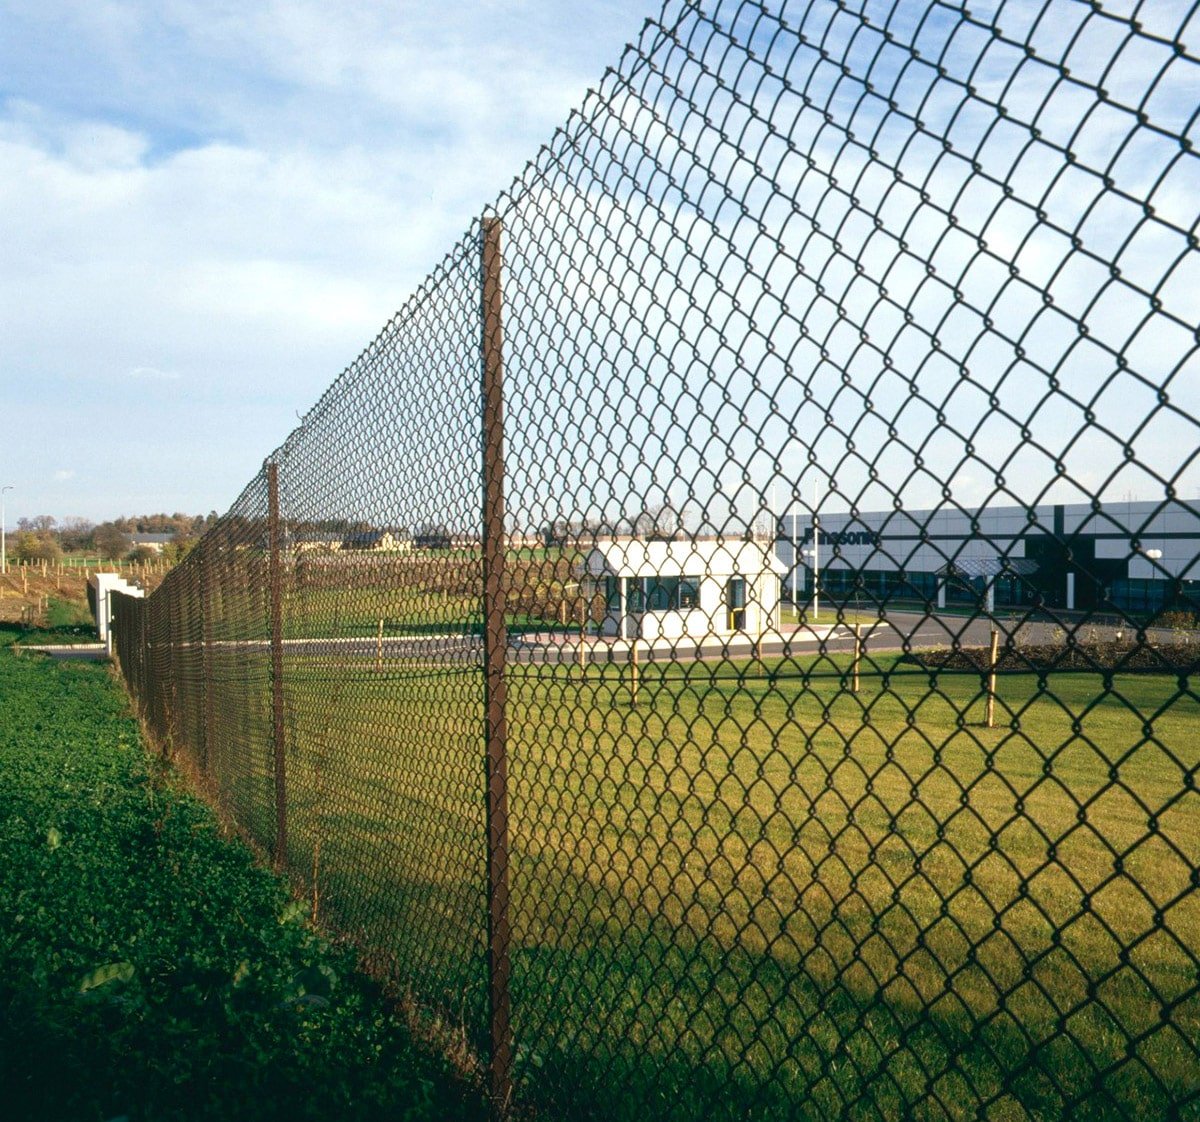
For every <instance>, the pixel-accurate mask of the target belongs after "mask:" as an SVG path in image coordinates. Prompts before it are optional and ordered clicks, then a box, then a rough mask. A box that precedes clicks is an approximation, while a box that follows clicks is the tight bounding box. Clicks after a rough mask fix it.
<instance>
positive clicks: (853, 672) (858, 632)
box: [850, 623, 862, 693]
mask: <svg viewBox="0 0 1200 1122" xmlns="http://www.w3.org/2000/svg"><path fill="white" fill-rule="evenodd" d="M860 658H862V629H861V628H860V626H859V625H858V624H857V623H856V624H855V625H854V661H853V662H852V663H851V664H850V692H851V693H858V661H859V659H860Z"/></svg>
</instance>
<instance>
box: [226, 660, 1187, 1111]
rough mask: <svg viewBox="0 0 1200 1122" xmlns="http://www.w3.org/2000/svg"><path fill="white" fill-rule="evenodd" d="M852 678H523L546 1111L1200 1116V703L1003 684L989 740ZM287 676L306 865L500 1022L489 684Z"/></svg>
mask: <svg viewBox="0 0 1200 1122" xmlns="http://www.w3.org/2000/svg"><path fill="white" fill-rule="evenodd" d="M226 657H227V658H228V659H229V660H230V661H229V662H228V664H227V665H226V666H225V668H224V670H223V671H222V669H221V667H220V666H218V667H216V668H215V672H216V674H217V676H218V677H219V678H220V679H222V680H223V682H224V683H225V685H224V686H223V690H224V691H227V692H225V693H224V695H223V696H224V702H223V703H222V704H221V705H220V706H219V708H221V709H222V710H224V709H228V710H229V711H231V712H238V713H240V714H243V715H244V714H246V713H252V714H254V715H255V717H254V720H253V721H251V722H250V723H246V722H245V721H244V720H243V721H242V723H241V725H240V727H239V729H237V730H234V729H232V728H227V727H224V726H222V735H221V738H220V739H221V741H222V743H224V742H226V740H227V738H228V737H230V736H233V737H234V739H235V741H236V740H237V739H238V738H239V737H240V738H241V740H240V746H239V743H231V744H229V746H228V747H227V748H226V749H224V750H225V751H227V752H228V758H229V760H230V761H233V760H237V761H239V768H241V769H242V770H240V771H233V770H230V769H225V770H221V769H220V768H218V772H219V773H220V774H221V775H222V779H221V784H220V797H221V798H222V799H223V800H224V803H225V805H226V807H227V808H228V809H230V810H231V811H233V812H234V813H236V814H237V815H238V816H239V819H240V820H242V821H245V822H250V823H252V824H253V823H255V822H257V824H258V832H259V833H260V835H261V836H262V837H264V838H268V837H269V836H270V829H271V825H272V814H273V811H272V809H271V808H272V802H271V779H270V775H269V773H268V771H267V768H266V765H267V762H268V757H267V754H266V753H265V752H263V751H261V750H260V751H258V752H257V754H254V753H253V752H252V751H251V746H252V745H253V744H255V743H257V744H260V745H261V744H265V743H267V739H266V738H267V736H268V735H269V733H268V730H269V711H268V709H267V697H268V692H267V691H266V690H264V689H262V688H261V684H262V683H264V682H265V680H266V660H265V658H264V657H260V656H256V655H252V654H247V653H246V652H244V651H243V652H241V653H239V654H236V655H234V654H230V655H228V656H226ZM235 659H236V660H240V661H238V662H237V664H236V666H237V668H236V672H235V663H234V661H233V660H235ZM846 675H847V665H846V662H845V660H844V659H841V658H838V657H822V658H810V659H807V660H802V661H796V660H792V659H789V660H786V661H775V662H771V661H768V662H766V663H749V662H747V663H730V662H723V663H691V664H686V665H681V664H673V663H659V664H650V665H648V666H643V667H642V678H641V688H640V693H639V700H638V704H636V705H634V704H633V703H632V698H631V694H630V690H629V679H628V671H627V669H626V668H624V667H617V666H594V667H590V668H588V670H587V671H586V672H583V671H580V670H579V669H578V668H576V667H560V666H537V665H534V666H517V667H512V668H510V680H509V691H510V692H509V709H510V748H509V752H510V757H509V768H510V803H511V819H510V837H511V856H512V878H513V914H514V950H513V954H514V966H513V969H514V976H513V1001H514V1016H515V1018H516V1038H517V1042H518V1074H519V1075H521V1076H523V1077H524V1078H526V1079H528V1080H529V1081H530V1084H531V1093H532V1094H534V1097H536V1090H535V1089H534V1088H533V1085H534V1084H537V1085H540V1086H547V1085H548V1086H553V1087H555V1088H557V1089H558V1090H557V1092H556V1097H555V1102H556V1107H557V1109H559V1110H564V1111H566V1112H567V1115H568V1116H570V1117H588V1116H597V1117H600V1116H603V1117H619V1118H626V1117H627V1118H631V1119H632V1118H644V1117H651V1116H653V1117H663V1118H678V1119H687V1118H694V1117H699V1116H700V1114H698V1113H697V1111H701V1110H703V1111H705V1112H707V1113H706V1114H705V1115H704V1116H705V1117H714V1115H713V1114H712V1110H713V1109H714V1108H713V1105H712V1104H713V1103H717V1104H721V1109H722V1110H723V1111H724V1113H719V1115H718V1116H720V1117H727V1118H730V1119H733V1118H760V1117H761V1118H764V1119H765V1118H775V1117H781V1116H783V1117H812V1118H821V1117H825V1116H828V1115H831V1114H834V1113H837V1112H838V1111H839V1110H840V1109H841V1107H840V1105H839V1104H842V1103H845V1102H855V1101H861V1102H864V1103H866V1102H869V1103H873V1104H874V1108H875V1110H876V1111H877V1112H878V1114H879V1115H880V1116H882V1117H888V1118H903V1117H908V1116H915V1117H930V1118H932V1117H947V1116H948V1117H954V1118H967V1117H974V1116H976V1115H977V1114H978V1113H979V1112H982V1113H984V1114H986V1115H987V1116H989V1117H1000V1118H1007V1117H1013V1118H1017V1117H1038V1118H1052V1117H1061V1116H1064V1115H1067V1114H1071V1115H1074V1114H1077V1113H1078V1112H1080V1111H1081V1110H1083V1109H1084V1106H1085V1104H1086V1108H1087V1110H1088V1112H1089V1113H1090V1114H1092V1115H1094V1116H1095V1117H1096V1118H1108V1117H1114V1118H1115V1117H1127V1116H1133V1115H1142V1116H1145V1117H1147V1118H1149V1117H1160V1116H1165V1115H1166V1114H1167V1113H1169V1112H1170V1111H1171V1110H1172V1109H1174V1110H1176V1111H1178V1110H1180V1109H1183V1104H1185V1103H1187V1102H1190V1103H1192V1104H1193V1105H1192V1106H1190V1107H1187V1109H1192V1110H1194V1109H1195V1105H1194V1104H1195V1085H1196V1076H1197V1072H1196V1050H1195V1041H1196V1039H1197V1038H1198V1037H1200V997H1198V994H1197V979H1196V955H1197V949H1198V948H1197V944H1198V941H1200V898H1198V894H1197V893H1196V891H1195V881H1194V877H1195V873H1194V870H1195V869H1196V867H1197V866H1198V865H1200V827H1198V825H1197V822H1198V821H1200V798H1198V796H1197V794H1196V769H1197V765H1198V764H1200V738H1198V736H1197V733H1198V732H1200V721H1198V720H1197V717H1198V716H1200V710H1198V709H1197V706H1196V698H1195V695H1194V694H1192V693H1190V692H1188V691H1186V690H1184V691H1183V692H1180V683H1179V680H1178V679H1177V678H1174V677H1170V676H1165V675H1150V674H1137V675H1126V676H1122V675H1118V676H1117V677H1116V678H1115V679H1114V680H1113V681H1112V684H1111V688H1108V689H1106V688H1104V686H1103V684H1102V677H1101V676H1100V675H1098V674H1065V673H1064V674H1055V675H1054V676H1053V678H1052V681H1051V682H1049V683H1048V682H1047V681H1046V679H1045V678H1040V677H1039V676H1038V675H1035V674H1006V675H1004V676H1003V677H1002V679H1001V685H1000V699H999V704H998V710H997V711H998V720H997V725H998V727H996V728H994V729H986V728H984V727H983V721H984V700H983V694H982V691H981V680H980V676H979V675H978V674H972V673H961V672H960V673H955V672H948V671H941V672H938V673H936V674H931V673H930V672H929V671H924V670H920V669H918V668H916V667H914V666H913V664H911V663H906V662H902V661H899V660H898V659H895V658H891V657H876V658H874V659H873V660H871V661H870V663H869V664H864V673H863V678H862V688H861V690H860V692H859V693H857V694H854V693H851V692H849V691H848V690H847V689H846ZM285 681H286V691H285V699H286V711H287V722H288V733H289V745H290V747H289V756H288V769H289V772H288V789H289V815H290V821H291V827H290V834H289V841H290V849H289V853H288V864H289V867H290V868H292V869H293V870H296V871H297V874H298V879H299V880H300V881H302V882H303V883H304V885H305V891H307V892H310V893H311V892H312V891H313V888H314V885H315V887H316V895H317V897H318V906H319V907H320V908H321V909H322V913H323V914H325V915H327V916H329V917H330V918H331V921H332V922H334V923H335V924H336V925H337V926H339V927H341V928H343V929H346V930H349V931H351V932H352V933H353V934H354V935H355V937H356V938H357V939H358V940H359V941H360V942H361V944H362V945H363V946H364V947H365V948H367V949H369V950H373V951H375V952H376V953H377V955H378V956H379V959H380V963H381V965H383V966H384V968H387V969H392V970H394V971H395V972H396V973H397V975H398V976H400V977H404V978H407V979H410V980H413V981H414V984H415V985H416V986H417V988H418V989H419V990H420V991H421V992H422V993H423V994H426V995H432V997H433V999H434V1000H435V1002H436V1003H438V1004H440V1005H441V1006H442V1007H443V1008H445V1009H450V1010H451V1011H453V1012H454V1014H455V1015H457V1016H461V1017H462V1018H463V1020H464V1022H465V1023H466V1024H467V1025H468V1026H479V1025H482V1024H484V1023H485V1017H484V1005H485V975H484V963H483V949H484V927H483V922H484V916H485V914H486V911H485V897H484V860H483V850H482V845H481V838H482V836H483V820H482V802H481V798H480V792H481V786H480V784H481V782H482V770H481V768H482V764H481V758H480V728H481V724H482V680H481V675H480V672H479V671H478V669H476V668H474V667H471V666H448V665H438V664H435V663H432V662H420V661H416V660H408V661H403V660H391V661H387V662H385V663H384V665H383V667H382V670H381V671H376V670H375V668H374V664H373V661H372V660H369V659H362V658H359V659H355V658H345V659H342V660H340V661H338V662H336V663H335V662H331V661H328V660H325V661H322V660H318V659H314V658H303V657H289V658H288V660H287V663H286V665H285ZM255 682H258V683H259V685H258V686H255V684H254V683H255ZM234 691H236V696H235V693H234ZM254 758H257V759H259V760H261V761H262V763H263V767H262V768H261V769H255V768H251V769H250V770H246V761H247V760H249V759H254ZM1129 1041H1133V1042H1134V1043H1133V1044H1132V1045H1131V1044H1129V1043H1128V1042H1129ZM550 1072H553V1073H554V1074H553V1078H548V1075H549V1073H550ZM630 1087H633V1088H636V1089H637V1094H636V1095H633V1096H632V1097H630V1094H629V1091H628V1089H629V1088H630ZM564 1088H573V1089H574V1090H573V1091H572V1092H571V1093H570V1094H569V1095H567V1097H566V1099H564V1098H563V1096H564V1094H566V1092H565V1091H564V1090H563V1089H564ZM608 1088H624V1090H622V1091H621V1092H620V1093H619V1094H616V1093H613V1094H610V1093H609V1091H608ZM990 1096H995V1099H994V1101H993V1100H992V1098H991V1097H990ZM648 1103H651V1104H653V1106H652V1107H649V1106H647V1104H648ZM801 1104H803V1105H801ZM781 1112H782V1113H781Z"/></svg>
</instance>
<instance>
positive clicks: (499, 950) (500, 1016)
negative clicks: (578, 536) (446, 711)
mask: <svg viewBox="0 0 1200 1122" xmlns="http://www.w3.org/2000/svg"><path fill="white" fill-rule="evenodd" d="M501 230H502V223H501V221H500V219H499V218H485V219H484V220H483V223H482V231H481V232H482V240H481V246H480V250H481V261H480V265H481V272H482V286H483V294H482V295H483V301H482V302H483V309H482V310H483V338H482V340H481V343H482V351H483V386H482V389H483V402H482V404H483V465H482V467H483V473H482V474H483V618H484V630H483V678H484V714H485V716H484V742H485V751H484V772H485V779H486V784H487V878H488V992H489V1013H490V1018H489V1019H490V1035H491V1049H490V1056H489V1074H490V1085H491V1087H490V1089H491V1111H492V1117H493V1118H494V1119H496V1120H498V1122H499V1120H503V1119H506V1118H508V1116H509V1108H510V1106H511V1103H512V1051H513V1048H512V1018H511V1010H512V1002H511V996H510V993H509V978H510V973H511V968H510V961H509V938H510V937H509V918H508V897H509V891H508V717H507V705H506V700H507V699H506V693H505V675H504V669H505V660H506V658H507V655H508V633H507V629H506V622H505V592H504V319H503V310H504V293H503V284H502V278H501V246H500V235H501Z"/></svg>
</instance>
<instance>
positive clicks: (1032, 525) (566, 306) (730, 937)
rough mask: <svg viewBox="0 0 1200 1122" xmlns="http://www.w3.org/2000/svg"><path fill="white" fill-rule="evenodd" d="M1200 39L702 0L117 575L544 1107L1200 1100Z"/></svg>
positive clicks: (967, 1107) (1078, 15) (139, 696)
mask: <svg viewBox="0 0 1200 1122" xmlns="http://www.w3.org/2000/svg"><path fill="white" fill-rule="evenodd" d="M1198 37H1200V17H1198V16H1197V14H1196V11H1195V10H1194V9H1192V8H1188V7H1186V6H1183V5H1176V4H1172V3H1166V2H1164V3H1161V4H1158V3H1156V4H1154V5H1136V6H1129V5H1120V4H1114V5H1113V6H1112V7H1108V6H1106V5H1101V4H1077V3H1072V2H1068V0H1054V2H1052V3H1047V4H1044V5H1042V6H1038V5H1035V4H1025V3H1021V4H1015V3H984V4H980V5H977V6H976V5H972V6H971V8H970V10H969V11H968V10H967V9H966V8H960V7H956V6H952V5H947V4H937V3H933V4H928V5H919V4H900V3H879V4H877V3H856V4H846V3H831V2H825V0H811V2H808V3H797V4H774V5H767V4H759V3H752V2H750V0H739V2H726V0H714V2H712V3H685V2H678V0H671V2H669V3H668V4H667V5H666V8H665V9H664V10H663V12H662V13H661V15H660V16H659V18H658V19H657V20H651V21H647V23H646V25H645V27H644V28H643V30H642V33H641V35H640V38H639V39H638V41H637V43H636V44H635V45H633V46H631V47H630V48H628V49H627V51H626V53H625V54H624V56H623V57H622V59H621V62H620V65H619V67H618V68H617V69H615V70H612V71H610V72H608V74H606V76H605V78H604V80H603V82H602V83H601V86H600V88H599V90H598V92H596V93H593V94H591V95H589V97H588V99H587V101H586V102H585V104H584V106H583V108H582V109H581V110H580V111H579V112H578V113H576V114H574V115H572V117H571V118H570V120H569V121H568V122H567V124H566V125H565V127H564V128H563V129H562V130H560V131H559V132H558V133H557V134H556V135H555V137H554V139H553V141H552V142H551V144H550V145H549V146H548V147H546V148H545V149H543V150H542V152H541V153H540V154H539V155H538V157H537V160H536V161H535V162H534V163H533V164H532V165H531V166H530V167H529V168H528V169H527V171H526V173H525V174H524V176H523V177H522V178H521V179H520V180H519V181H518V182H517V183H516V184H514V186H513V187H512V188H511V189H510V190H509V191H508V192H506V193H505V194H503V195H501V196H500V197H499V199H498V200H497V202H496V205H495V207H494V208H493V210H492V211H491V212H489V215H488V216H487V217H486V218H485V219H483V220H482V221H481V222H480V223H478V224H476V225H475V226H473V227H472V228H471V229H470V231H468V233H467V234H466V235H465V236H464V237H463V239H462V241H461V242H460V243H459V244H458V245H457V246H456V247H455V248H454V249H453V251H452V252H451V253H450V254H449V256H448V257H447V258H446V260H445V261H444V262H443V264H442V265H441V266H440V267H439V268H438V269H437V270H436V271H435V272H434V273H433V274H432V275H431V276H430V277H429V279H428V280H427V282H426V283H425V285H424V286H423V287H422V288H421V290H420V291H419V292H418V293H416V295H414V296H413V298H412V299H411V300H410V301H409V302H408V304H406V305H405V307H404V308H403V309H402V310H401V311H400V312H399V313H398V314H397V315H396V317H395V318H394V319H393V320H392V321H391V322H390V323H389V324H388V325H387V326H386V327H385V328H384V329H383V331H382V332H381V333H380V334H379V336H378V337H377V338H376V339H375V340H374V341H373V342H372V343H371V344H370V346H368V347H367V349H366V350H365V351H364V352H363V353H362V354H361V355H360V356H359V358H358V359H357V360H356V361H355V362H354V363H353V364H352V365H351V366H350V367H349V368H348V369H347V370H346V371H345V372H344V373H343V374H342V375H341V376H340V377H339V378H338V379H337V380H336V381H335V382H334V383H333V385H332V386H331V387H330V388H329V390H328V391H327V392H326V393H325V395H324V396H323V397H322V398H321V400H320V401H318V402H317V404H316V405H315V406H314V407H313V409H312V410H311V411H310V412H309V413H308V414H307V416H305V417H304V419H303V422H302V424H301V425H300V427H298V428H297V429H296V430H295V432H293V433H292V435H291V436H290V437H289V439H288V440H287V442H286V443H285V444H284V445H283V446H282V447H281V448H279V449H278V450H276V451H275V452H274V453H272V454H271V455H270V456H269V457H268V458H267V461H266V462H265V464H264V467H263V470H262V472H261V473H260V474H259V475H258V476H257V477H256V478H255V479H254V480H252V481H251V482H250V484H249V485H248V486H247V487H246V489H245V491H244V492H243V493H242V495H241V496H240V497H239V499H238V500H237V502H236V503H235V504H234V505H233V507H232V508H231V509H230V510H229V512H228V513H227V514H226V515H225V516H224V517H223V518H222V519H221V520H220V522H219V523H218V524H217V525H216V526H215V528H213V529H212V530H211V531H210V532H209V533H208V534H206V535H205V537H204V538H203V539H202V540H201V541H200V543H199V544H198V545H197V546H196V548H195V549H194V550H193V551H192V553H191V554H190V555H189V556H188V557H187V559H186V560H185V561H184V562H183V563H182V564H181V565H179V566H178V567H177V568H176V569H175V570H173V571H172V572H171V573H170V574H169V575H168V576H167V577H166V579H165V580H164V582H163V584H162V586H161V587H160V588H159V589H158V590H157V591H156V592H155V593H154V594H153V595H152V596H150V597H149V598H148V599H146V600H144V601H140V600H133V599H129V598H119V606H118V613H117V619H116V635H117V650H118V654H119V658H120V663H121V667H122V670H123V672H124V675H125V678H126V680H127V682H128V683H129V687H130V690H131V692H132V694H133V696H134V697H135V699H136V701H137V703H138V705H139V707H140V710H141V712H142V713H143V714H144V716H145V719H146V721H147V724H148V726H149V728H150V729H151V730H152V732H153V734H154V736H155V737H156V739H157V740H158V742H159V743H160V744H161V745H163V747H164V748H166V749H168V750H170V751H173V752H174V753H176V754H177V756H178V758H180V759H181V760H183V761H185V762H186V763H187V764H188V765H189V767H190V768H191V769H192V770H193V771H194V773H195V774H196V775H197V777H198V781H199V782H200V783H201V784H202V786H203V787H204V789H205V790H206V792H207V793H208V794H209V795H210V797H211V798H212V799H213V800H214V802H215V803H216V805H217V806H218V807H219V808H220V809H221V810H222V812H223V813H224V814H225V815H226V816H227V817H228V818H229V820H231V821H232V822H234V823H236V824H237V826H238V827H239V828H240V829H241V830H242V831H243V832H244V833H245V835H246V836H247V837H249V838H250V839H251V840H252V841H253V842H255V843H256V844H257V845H258V846H259V847H261V849H262V851H263V853H264V854H266V855H269V856H270V858H271V860H273V861H274V863H275V865H276V866H277V867H278V868H279V869H280V870H282V871H283V872H284V873H285V874H286V875H287V876H288V877H289V879H290V880H291V882H292V884H293V886H294V887H295V889H296V891H297V892H298V893H300V894H302V895H303V896H304V897H305V898H306V899H308V900H309V901H310V903H311V909H312V913H313V915H314V917H316V918H318V919H319V920H320V922H322V923H324V924H326V925H328V926H329V927H330V928H332V929H335V930H337V931H339V932H341V933H343V934H344V935H346V936H348V937H349V938H351V939H353V940H354V941H355V942H356V943H357V945H358V946H359V947H360V948H361V950H362V952H363V955H364V956H365V957H366V959H367V960H368V961H369V962H370V963H371V964H372V965H373V966H374V968H375V969H377V970H379V971H380V972H381V973H383V974H386V975H387V976H388V977H389V978H390V979H392V980H393V981H394V982H396V983H397V984H399V985H400V986H402V987H403V988H404V989H406V990H407V991H408V992H410V993H411V994H412V995H413V997H414V999H415V1002H416V1003H417V1004H418V1005H419V1006H420V1007H421V1008H423V1009H426V1010H429V1011H431V1013H436V1014H437V1015H440V1016H442V1017H443V1018H449V1019H450V1021H451V1023H454V1024H461V1025H462V1026H463V1027H464V1029H465V1031H466V1033H467V1037H468V1039H469V1041H470V1042H471V1044H472V1045H473V1046H474V1047H475V1048H477V1049H478V1052H479V1054H480V1055H481V1056H482V1057H484V1058H485V1059H486V1061H487V1062H488V1064H489V1070H490V1080H491V1083H490V1091H491V1095H492V1098H493V1102H494V1105H495V1109H496V1111H497V1114H508V1113H513V1112H518V1113H519V1112H521V1111H523V1110H525V1109H527V1108H529V1109H532V1110H535V1111H536V1112H538V1114H539V1116H544V1117H564V1118H566V1117H569V1118H573V1119H574V1118H589V1117H596V1118H600V1117H604V1118H626V1117H628V1118H639V1119H644V1118H663V1119H700V1118H703V1119H721V1118H727V1119H746V1118H764V1119H765V1118H771V1119H776V1118H781V1117H783V1118H838V1117H844V1118H864V1119H865V1118H896V1119H900V1118H908V1117H918V1118H983V1117H986V1118H996V1119H999V1118H1024V1117H1029V1118H1059V1117H1061V1118H1066V1117H1081V1116H1084V1115H1085V1114H1087V1115H1091V1116H1094V1117H1096V1118H1130V1119H1132V1118H1138V1119H1145V1118H1157V1117H1170V1118H1184V1117H1200V1097H1198V1096H1200V1091H1198V1087H1200V1043H1198V1042H1200V983H1198V968H1200V892H1198V889H1200V826H1198V825H1197V823H1200V794H1198V793H1197V768H1198V766H1200V735H1198V733H1200V707H1198V706H1197V693H1196V689H1195V684H1194V683H1195V674H1196V650H1197V643H1198V642H1200V633H1198V632H1197V613H1198V612H1200V586H1198V585H1197V583H1196V582H1197V580H1198V579H1200V573H1198V572H1197V560H1196V558H1197V553H1198V552H1200V502H1198V501H1197V496H1198V495H1200V467H1198V462H1197V455H1198V453H1197V449H1198V448H1200V423H1198V421H1197V416H1198V415H1200V408H1198V407H1200V362H1198V361H1197V331H1196V324H1197V323H1198V322H1200V306H1198V294H1200V264H1198V262H1200V255H1198V254H1197V237H1196V226H1195V223H1196V199H1197V198H1198V197H1200V168H1198V165H1197V158H1196V152H1195V138H1196V129H1197V124H1196V120H1197V117H1196V110H1197V99H1196V94H1195V91H1196V89H1197V88H1198V84H1197V83H1198V78H1200V73H1198V66H1197V57H1196V53H1195V50H1194V46H1195V44H1194V40H1196V39H1197V38H1198Z"/></svg>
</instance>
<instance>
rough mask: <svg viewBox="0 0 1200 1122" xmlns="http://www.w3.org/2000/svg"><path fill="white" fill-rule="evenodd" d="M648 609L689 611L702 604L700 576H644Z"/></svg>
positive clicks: (644, 591)
mask: <svg viewBox="0 0 1200 1122" xmlns="http://www.w3.org/2000/svg"><path fill="white" fill-rule="evenodd" d="M642 594H643V596H644V598H645V605H646V611H648V612H671V611H687V610H688V609H690V608H695V607H698V606H699V604H700V578H699V577H643V578H642Z"/></svg>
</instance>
